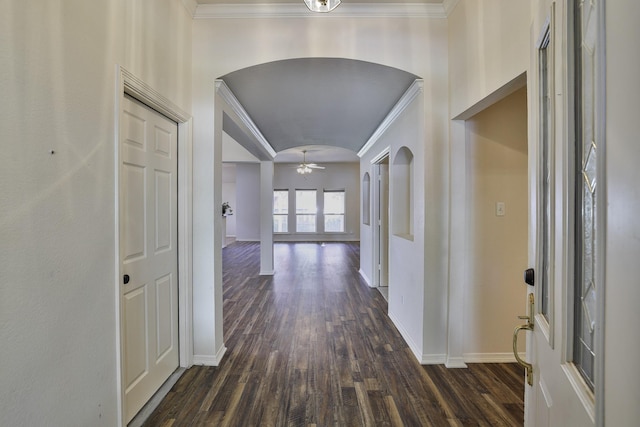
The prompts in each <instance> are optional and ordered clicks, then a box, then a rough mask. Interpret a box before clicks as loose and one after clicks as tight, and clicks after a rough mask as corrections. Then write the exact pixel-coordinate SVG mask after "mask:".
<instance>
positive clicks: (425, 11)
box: [193, 0, 458, 19]
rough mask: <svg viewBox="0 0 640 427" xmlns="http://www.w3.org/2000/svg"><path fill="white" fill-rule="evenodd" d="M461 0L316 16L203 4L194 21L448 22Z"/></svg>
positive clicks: (277, 8) (302, 10) (293, 9)
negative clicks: (397, 19) (329, 19)
mask: <svg viewBox="0 0 640 427" xmlns="http://www.w3.org/2000/svg"><path fill="white" fill-rule="evenodd" d="M457 3H458V0H445V2H444V3H382V4H381V3H351V4H350V3H342V4H341V5H340V6H339V7H338V8H336V9H335V10H333V11H331V12H330V13H314V12H311V11H309V9H308V8H307V7H306V6H305V5H304V3H303V2H302V1H300V2H299V3H271V4H265V3H259V4H200V5H198V7H197V9H196V12H195V14H194V15H193V17H194V19H231V18H309V19H326V18H434V19H446V18H447V16H448V14H449V13H450V12H451V11H453V9H454V8H455V6H456V5H457Z"/></svg>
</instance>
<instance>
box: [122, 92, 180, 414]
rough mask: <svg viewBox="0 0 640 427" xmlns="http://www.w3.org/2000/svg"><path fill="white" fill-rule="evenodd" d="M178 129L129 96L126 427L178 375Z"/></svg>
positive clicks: (125, 141)
mask: <svg viewBox="0 0 640 427" xmlns="http://www.w3.org/2000/svg"><path fill="white" fill-rule="evenodd" d="M177 142H178V141H177V124H176V123H174V122H172V121H170V120H169V119H167V118H166V117H164V116H162V115H161V114H159V113H157V112H155V111H153V110H151V109H149V108H148V107H146V106H144V105H142V104H140V103H138V102H136V101H135V100H133V99H131V98H129V97H127V96H125V97H124V98H123V108H122V119H121V130H120V189H119V192H120V195H119V200H120V254H121V259H120V271H121V273H122V277H121V287H120V296H121V310H122V313H121V319H122V325H123V326H122V332H121V334H122V335H121V337H122V348H123V355H122V361H123V375H124V378H123V381H124V394H125V411H124V412H125V420H126V422H127V423H128V422H129V421H130V420H131V419H132V418H133V417H134V416H135V415H136V413H137V412H138V411H139V410H140V409H141V408H142V406H144V404H145V403H146V402H147V401H148V400H149V399H150V398H151V396H153V394H154V393H155V392H156V391H157V390H158V389H159V388H160V386H161V385H162V384H163V383H164V382H165V380H166V379H167V378H168V377H169V376H170V375H171V374H172V373H173V372H174V371H175V370H176V369H177V367H178V276H177V272H178V253H177V183H178V181H177V169H178V166H177Z"/></svg>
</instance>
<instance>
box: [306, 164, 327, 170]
mask: <svg viewBox="0 0 640 427" xmlns="http://www.w3.org/2000/svg"><path fill="white" fill-rule="evenodd" d="M307 166H308V167H310V168H311V169H324V166H318V165H316V164H315V163H310V164H308V165H307Z"/></svg>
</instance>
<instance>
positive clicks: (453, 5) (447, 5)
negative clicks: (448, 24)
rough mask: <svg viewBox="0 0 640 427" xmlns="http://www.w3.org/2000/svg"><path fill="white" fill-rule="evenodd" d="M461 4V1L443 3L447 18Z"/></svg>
mask: <svg viewBox="0 0 640 427" xmlns="http://www.w3.org/2000/svg"><path fill="white" fill-rule="evenodd" d="M459 2H460V0H444V1H443V2H442V7H443V8H444V13H445V15H447V18H448V17H449V15H451V13H452V12H453V11H454V10H455V9H456V6H457V5H458V3H459Z"/></svg>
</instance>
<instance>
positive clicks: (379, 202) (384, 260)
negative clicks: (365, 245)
mask: <svg viewBox="0 0 640 427" xmlns="http://www.w3.org/2000/svg"><path fill="white" fill-rule="evenodd" d="M374 179H375V184H374V188H375V209H374V212H375V218H374V224H375V227H374V229H375V239H374V244H375V250H374V254H375V257H374V263H375V265H374V272H375V273H374V275H375V284H376V287H377V288H378V290H379V291H380V293H381V294H382V296H383V297H384V298H385V299H386V300H387V301H388V300H389V154H388V153H386V154H385V155H384V157H382V158H381V159H379V160H378V161H377V162H376V163H375V166H374Z"/></svg>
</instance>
